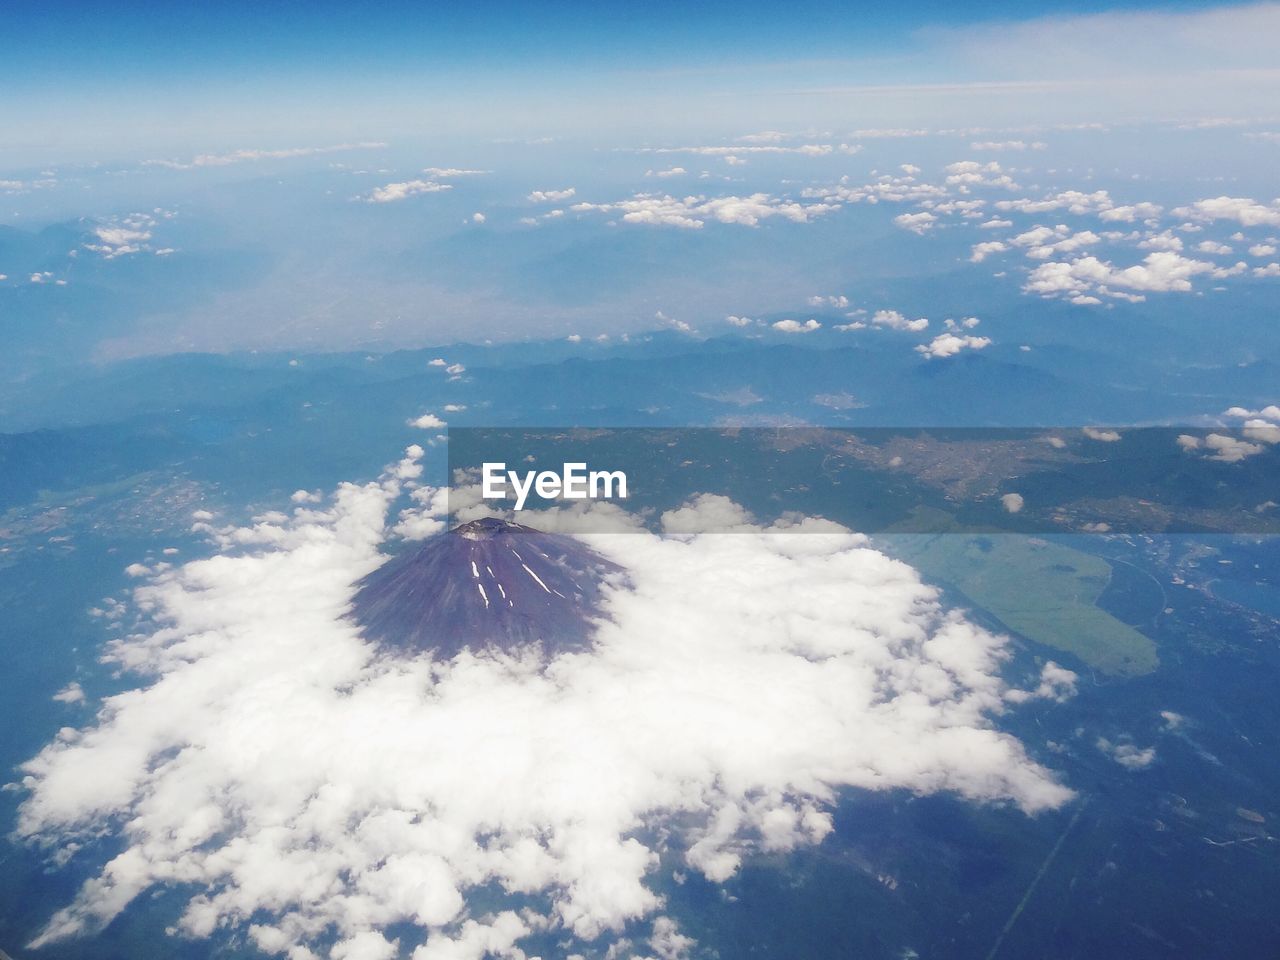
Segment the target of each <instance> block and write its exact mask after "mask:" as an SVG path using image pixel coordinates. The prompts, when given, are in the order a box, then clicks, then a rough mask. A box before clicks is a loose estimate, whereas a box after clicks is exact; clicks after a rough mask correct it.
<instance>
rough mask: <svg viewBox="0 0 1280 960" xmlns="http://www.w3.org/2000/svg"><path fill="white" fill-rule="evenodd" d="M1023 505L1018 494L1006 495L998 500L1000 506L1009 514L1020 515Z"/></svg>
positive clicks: (1023, 502) (1020, 495)
mask: <svg viewBox="0 0 1280 960" xmlns="http://www.w3.org/2000/svg"><path fill="white" fill-rule="evenodd" d="M1024 504H1025V501H1024V500H1023V499H1022V494H1020V493H1006V494H1005V495H1004V496H1002V497H1001V498H1000V505H1001V506H1002V507H1004V508H1005V510H1007V511H1008V512H1009V513H1021V512H1022V508H1023V506H1024Z"/></svg>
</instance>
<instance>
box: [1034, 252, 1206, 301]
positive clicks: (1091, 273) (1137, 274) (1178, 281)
mask: <svg viewBox="0 0 1280 960" xmlns="http://www.w3.org/2000/svg"><path fill="white" fill-rule="evenodd" d="M1199 274H1210V275H1218V276H1221V275H1223V271H1222V268H1220V267H1216V266H1215V265H1214V264H1212V263H1208V262H1206V261H1203V260H1191V259H1188V258H1186V257H1183V256H1182V255H1181V254H1178V253H1175V252H1173V251H1168V250H1161V251H1157V252H1156V253H1151V254H1148V255H1147V257H1146V259H1145V260H1144V261H1143V262H1142V263H1141V264H1137V265H1135V266H1131V267H1125V268H1123V269H1120V268H1117V267H1115V266H1114V265H1113V264H1112V263H1110V262H1108V261H1104V260H1099V259H1098V258H1097V257H1092V256H1090V257H1082V258H1080V259H1078V260H1073V261H1071V262H1056V261H1055V262H1050V263H1044V264H1041V265H1040V266H1038V267H1036V269H1035V270H1033V271H1032V272H1031V275H1030V276H1029V277H1028V278H1027V282H1026V283H1025V284H1024V285H1023V288H1022V289H1023V290H1024V291H1026V292H1027V293H1036V294H1039V295H1040V296H1042V297H1067V298H1069V299H1071V300H1072V302H1075V303H1097V302H1098V299H1097V298H1096V297H1094V296H1092V295H1093V294H1099V295H1101V296H1107V297H1117V298H1120V299H1127V300H1141V299H1144V298H1143V296H1142V294H1144V293H1147V292H1155V293H1168V292H1187V291H1189V290H1191V288H1192V287H1191V278H1192V277H1194V276H1197V275H1199ZM1134 291H1136V292H1134Z"/></svg>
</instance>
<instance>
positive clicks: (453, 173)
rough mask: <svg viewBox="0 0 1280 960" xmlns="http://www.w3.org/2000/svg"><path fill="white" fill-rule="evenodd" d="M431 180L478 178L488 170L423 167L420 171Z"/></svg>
mask: <svg viewBox="0 0 1280 960" xmlns="http://www.w3.org/2000/svg"><path fill="white" fill-rule="evenodd" d="M422 172H423V173H425V174H426V175H427V176H428V177H430V178H431V179H432V180H451V179H453V178H455V177H478V176H482V175H484V174H486V173H490V172H491V171H489V170H464V169H462V168H460V167H425V168H424V169H423V171H422Z"/></svg>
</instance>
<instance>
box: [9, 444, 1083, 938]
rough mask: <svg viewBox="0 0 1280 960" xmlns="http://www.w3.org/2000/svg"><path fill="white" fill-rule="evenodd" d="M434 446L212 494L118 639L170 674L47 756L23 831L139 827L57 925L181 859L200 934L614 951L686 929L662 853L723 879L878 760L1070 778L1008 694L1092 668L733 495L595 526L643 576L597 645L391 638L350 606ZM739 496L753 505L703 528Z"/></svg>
mask: <svg viewBox="0 0 1280 960" xmlns="http://www.w3.org/2000/svg"><path fill="white" fill-rule="evenodd" d="M419 456H421V450H420V449H418V448H411V449H410V451H409V456H407V457H406V459H405V460H404V461H402V462H401V463H399V464H398V465H396V466H395V467H393V468H391V469H390V470H389V471H388V472H387V474H386V475H385V476H384V477H383V478H382V479H381V480H380V481H379V482H376V483H370V484H367V485H363V486H356V485H344V486H342V487H341V488H340V489H339V490H338V491H337V492H336V494H335V495H334V496H333V497H332V499H331V500H330V501H328V503H327V505H325V506H320V507H312V506H310V505H307V506H300V507H298V508H297V509H296V510H295V513H294V516H293V517H291V518H287V517H284V516H282V515H278V514H275V515H269V516H267V517H264V518H260V519H259V521H258V522H256V523H255V524H253V525H252V526H250V527H244V528H237V527H234V526H228V527H220V528H219V527H213V526H211V525H210V524H209V523H208V521H207V520H202V521H201V523H200V524H199V526H200V527H201V528H202V529H204V530H205V531H206V532H208V533H209V534H210V536H211V537H212V538H213V539H214V540H215V542H217V543H218V544H219V545H220V548H221V552H219V553H218V555H216V556H214V557H212V558H210V559H207V560H200V561H195V562H192V563H188V564H186V565H185V566H181V567H175V568H171V569H158V570H152V571H150V572H146V571H144V572H143V585H142V586H141V587H139V588H138V589H137V591H136V593H135V597H134V601H135V606H136V608H137V610H138V612H139V614H140V616H141V618H142V619H141V620H140V621H139V623H138V625H137V627H136V631H135V632H134V633H131V634H130V635H129V636H127V637H125V638H122V639H121V640H119V641H118V642H117V643H115V644H114V645H113V647H112V650H111V654H110V658H111V659H112V660H113V661H114V662H115V663H116V664H117V665H118V666H119V667H121V668H123V669H126V670H128V671H132V672H134V673H136V674H138V675H140V676H141V677H143V678H144V683H143V685H141V686H139V687H138V689H135V690H133V691H132V692H128V693H125V694H122V695H120V696H117V697H114V698H111V699H109V700H107V701H106V702H105V703H103V704H102V705H101V709H100V712H99V714H98V715H97V717H96V720H95V722H94V723H93V724H92V725H90V726H88V727H86V728H85V729H82V730H78V731H77V730H72V729H67V730H65V731H64V732H63V733H62V735H60V737H59V739H58V740H57V741H56V742H55V743H53V744H51V745H50V746H49V747H48V748H46V749H45V750H44V751H43V752H42V753H41V754H40V755H39V756H38V757H36V758H35V759H33V760H32V761H30V762H29V763H28V764H27V765H26V767H25V774H26V777H25V781H24V786H25V788H26V790H27V791H28V797H27V799H26V800H25V802H24V804H23V806H22V810H21V819H20V826H19V832H20V834H21V835H23V836H25V837H27V838H28V839H29V840H30V841H31V842H34V843H46V844H49V845H50V847H60V848H62V849H64V850H70V851H75V850H76V849H77V847H76V844H80V843H85V844H86V845H87V846H86V848H85V849H84V851H83V852H82V853H81V854H80V855H81V856H91V855H92V854H91V852H90V851H92V850H93V849H95V848H94V847H93V846H92V844H91V838H92V837H94V836H98V835H101V834H102V833H103V832H104V831H108V832H114V831H118V832H119V833H120V834H121V835H122V839H123V841H124V847H123V852H121V853H119V855H117V856H115V858H114V859H112V860H111V861H110V862H109V863H107V864H106V865H105V866H104V867H103V868H102V869H101V871H100V873H99V874H98V876H97V877H96V878H95V879H92V880H90V881H89V882H88V883H86V884H85V886H84V887H83V889H82V890H81V891H80V893H79V895H78V896H77V898H76V899H75V901H74V903H72V904H70V905H69V906H67V907H66V908H64V909H62V910H60V911H59V912H58V913H57V914H56V915H55V916H54V917H53V918H52V919H51V921H50V923H49V925H48V927H47V928H46V930H45V931H44V932H43V933H42V934H41V936H40V937H39V939H38V940H37V941H36V943H37V944H45V943H50V942H53V941H56V940H59V939H61V938H64V937H68V936H73V935H76V934H79V933H82V932H85V931H88V930H92V929H93V928H95V927H96V926H98V925H100V924H102V923H104V922H107V921H109V920H110V919H111V918H112V917H114V916H115V915H117V914H118V913H119V912H120V911H121V910H123V909H124V908H125V907H126V906H127V905H128V904H129V903H130V902H132V901H133V900H134V899H135V898H137V897H139V896H140V895H142V894H143V893H144V892H146V891H147V890H148V889H151V888H153V887H155V886H157V885H181V886H183V887H184V889H187V890H189V891H190V899H189V902H188V903H187V906H186V909H185V912H184V914H183V916H182V919H181V921H180V922H179V924H178V932H179V933H180V934H182V935H186V936H193V937H208V936H210V935H212V934H214V933H215V931H218V930H221V929H225V928H226V927H228V926H230V927H233V928H239V929H241V930H242V931H246V932H247V934H248V936H249V937H250V939H251V940H252V941H253V942H254V943H255V944H256V945H257V946H258V947H259V948H260V949H262V950H263V951H265V952H267V953H278V954H281V955H287V956H288V957H289V958H290V960H306V958H313V957H318V956H328V957H331V958H334V960H383V958H393V957H408V956H412V957H413V958H414V960H443V958H446V957H447V958H480V957H483V956H501V957H523V956H524V954H523V952H522V951H521V949H520V946H519V944H520V941H521V940H522V938H524V937H526V936H527V935H529V934H530V933H532V932H534V931H537V930H547V929H550V930H555V931H556V935H557V936H558V937H562V938H565V939H567V940H571V941H578V942H589V941H595V942H596V943H597V944H599V945H601V946H602V948H603V947H604V946H607V945H608V944H609V943H610V942H613V941H614V940H615V939H616V938H617V937H619V936H621V935H622V934H623V932H624V931H625V932H626V933H627V934H628V935H630V936H634V935H635V934H636V932H637V927H642V928H643V929H642V930H641V931H640V937H641V940H644V939H645V938H648V942H649V943H650V944H651V949H653V950H654V951H656V952H659V953H660V950H659V947H662V948H663V949H668V948H670V949H675V948H677V947H678V948H679V949H684V947H685V946H687V945H688V938H687V937H685V936H684V935H683V934H681V933H680V932H679V930H678V928H677V927H676V925H675V923H674V921H672V920H671V919H670V918H669V917H667V916H665V915H664V914H663V912H662V911H663V903H662V899H661V897H660V896H659V894H658V893H657V892H655V884H654V880H655V872H656V871H657V870H658V863H659V855H660V854H663V853H669V854H671V855H673V856H678V857H679V858H681V859H682V860H683V862H684V866H683V867H682V869H693V870H697V871H700V872H701V873H703V874H704V875H706V876H707V877H708V878H710V879H711V880H713V881H722V880H724V879H726V878H728V877H729V876H731V875H732V874H733V873H734V872H735V871H736V870H737V868H738V866H739V864H740V863H741V861H742V858H743V857H744V856H746V855H748V854H750V853H751V852H752V851H756V850H766V851H786V850H789V849H792V848H794V847H796V846H798V845H801V844H811V843H816V842H819V841H821V840H822V838H823V837H824V836H825V835H826V834H827V833H829V832H830V830H831V829H832V826H831V820H830V816H829V813H828V812H827V811H828V807H829V805H830V803H831V802H832V801H833V799H834V797H835V796H836V794H837V791H839V790H840V789H842V788H848V787H857V788H862V789H867V790H888V789H906V790H911V791H914V792H916V793H921V794H924V793H933V792H938V791H949V792H953V793H955V794H958V795H960V796H962V797H965V798H969V799H972V800H975V801H999V802H1009V803H1011V804H1015V805H1017V806H1018V807H1020V808H1021V809H1022V810H1024V811H1026V812H1029V813H1034V812H1035V811H1039V810H1042V809H1045V808H1051V807H1056V806H1058V805H1061V804H1062V803H1064V802H1066V801H1067V800H1068V799H1069V798H1070V796H1071V794H1070V791H1069V790H1068V789H1067V788H1065V787H1064V786H1062V785H1061V784H1060V783H1058V782H1057V780H1056V779H1055V777H1054V776H1053V775H1052V774H1051V773H1050V772H1049V771H1047V770H1045V769H1044V768H1042V767H1041V766H1039V765H1038V764H1037V763H1035V762H1034V761H1032V760H1031V759H1030V758H1029V757H1028V756H1027V755H1026V753H1025V751H1024V749H1023V747H1022V745H1021V744H1020V743H1019V742H1018V741H1017V740H1016V739H1014V738H1013V737H1011V736H1009V735H1007V734H1004V733H1001V732H999V731H998V730H997V729H995V728H994V726H993V724H992V717H993V716H995V715H997V714H999V713H1000V712H1001V711H1002V710H1004V709H1006V705H1007V704H1009V703H1014V702H1021V701H1025V700H1027V699H1030V698H1032V697H1037V696H1045V697H1048V696H1052V698H1053V699H1059V698H1060V697H1061V696H1063V695H1065V694H1064V693H1063V690H1064V689H1069V688H1070V685H1071V683H1072V682H1073V680H1074V678H1073V677H1072V676H1071V675H1070V674H1069V672H1068V671H1062V670H1061V668H1057V667H1053V668H1052V669H1053V670H1054V671H1056V672H1055V673H1054V675H1053V676H1052V677H1049V678H1048V679H1044V678H1035V679H1034V681H1033V688H1032V689H1031V690H1015V689H1010V688H1009V687H1008V686H1007V685H1006V684H1005V682H1004V681H1003V680H1002V679H1001V678H1000V673H999V671H1000V667H1001V665H1002V663H1003V661H1004V659H1005V657H1006V652H1005V641H1004V640H1003V638H1001V637H998V636H995V635H992V634H989V633H987V632H985V631H984V630H982V629H981V628H979V627H977V626H976V625H974V624H972V623H970V622H969V621H967V620H966V619H965V618H964V617H963V616H962V615H960V614H959V613H956V612H948V611H946V610H944V609H943V608H942V607H941V606H940V604H939V600H938V594H937V592H936V591H935V590H934V589H933V588H931V587H928V586H926V585H924V584H922V583H921V582H920V580H919V578H918V577H917V575H916V574H915V572H914V571H913V570H912V569H911V568H910V567H908V566H906V565H904V564H902V563H900V562H897V561H894V560H891V559H889V558H888V557H886V556H884V555H883V554H880V553H878V552H876V551H875V550H872V549H871V548H870V547H869V546H868V544H867V541H866V540H865V538H863V537H861V536H859V535H856V534H852V533H849V532H847V531H842V530H840V529H839V528H835V527H834V526H831V525H825V526H822V527H821V530H820V531H819V532H812V529H813V525H814V524H815V523H816V522H815V521H803V522H802V523H803V528H806V529H805V531H804V532H803V533H800V532H795V531H792V532H787V530H782V531H778V530H770V531H765V530H764V529H763V528H760V527H758V526H756V525H755V524H754V523H753V521H752V519H751V518H750V517H749V516H747V515H746V514H745V513H743V512H742V510H741V508H739V507H737V506H736V505H735V504H733V503H731V502H730V501H728V500H725V499H724V498H720V497H710V496H704V497H701V498H697V499H695V500H694V501H692V502H691V503H690V504H688V505H687V506H686V507H685V508H683V509H682V510H680V511H676V512H675V513H673V514H672V515H671V516H670V517H669V518H668V528H669V529H670V530H679V531H680V534H679V535H669V536H663V537H659V536H653V535H649V534H643V533H629V534H625V535H623V534H618V535H597V536H595V537H592V538H590V539H591V542H592V544H593V546H595V547H596V548H597V549H599V550H601V551H602V552H605V553H606V554H607V555H609V556H610V557H611V558H612V559H615V560H617V561H618V562H620V563H622V564H624V565H625V566H626V567H627V568H628V571H629V579H630V585H629V586H627V585H623V584H621V583H615V584H612V585H611V586H610V587H609V589H608V599H607V603H606V611H607V614H608V616H609V619H608V620H607V621H604V622H602V623H601V624H600V627H599V632H598V636H597V643H596V647H595V649H594V650H593V651H591V652H590V653H586V654H576V655H565V656H562V657H559V658H557V659H555V660H552V661H551V662H543V661H541V660H540V659H539V658H538V657H537V656H536V655H535V654H533V653H531V654H530V655H529V656H528V657H527V658H524V659H521V660H499V659H492V658H488V657H476V656H472V655H470V654H466V653H464V654H462V655H460V656H459V657H458V658H457V659H455V660H454V661H452V662H448V663H433V662H432V661H431V660H430V659H429V658H426V657H422V658H417V659H403V658H394V657H387V656H385V655H378V654H376V653H375V652H374V650H373V649H372V648H371V647H370V646H369V645H368V644H366V643H364V642H363V641H362V639H361V638H360V637H359V636H358V634H357V631H356V629H355V627H354V626H353V625H352V624H351V623H350V622H349V621H348V620H346V619H344V613H345V610H346V609H347V605H348V603H349V600H350V597H351V594H352V583H353V581H354V580H355V579H357V578H358V577H360V576H362V575H363V574H365V573H367V572H369V571H370V570H372V569H373V568H375V567H376V566H377V565H378V564H379V563H380V562H381V554H380V549H381V548H382V547H383V545H384V540H385V538H386V533H385V528H386V524H387V514H388V511H389V510H390V509H391V507H392V506H393V504H394V502H395V501H396V499H397V497H399V496H400V495H401V494H402V493H403V492H404V490H405V489H406V488H412V487H415V486H416V477H417V476H418V474H419V473H420V466H419V465H418V463H417V462H416V458H417V457H419ZM414 492H415V496H414V500H415V501H416V502H417V503H429V504H435V505H436V506H437V507H439V506H440V500H441V498H440V497H437V496H434V494H433V492H432V491H430V490H429V489H428V488H421V487H419V488H417V489H416V490H415V491H414ZM401 519H402V521H403V519H404V517H403V516H402V517H401ZM726 519H729V520H733V521H734V523H733V525H734V526H736V527H738V528H739V529H740V530H741V531H742V532H740V533H737V534H733V535H709V534H701V533H699V532H698V531H699V530H702V529H706V528H707V524H708V523H710V522H712V521H714V523H715V524H716V525H717V526H719V527H721V528H723V526H724V524H725V522H726ZM793 522H794V521H793ZM401 526H402V527H403V526H404V525H403V523H402V524H401ZM1064 675H1065V676H1064ZM1042 680H1044V682H1041V681H1042ZM1050 681H1052V682H1050ZM1035 684H1039V687H1036V686H1035ZM1042 688H1043V690H1047V691H1048V693H1042V692H1040V691H1041V689H1042ZM481 888H484V895H483V902H484V904H485V906H484V907H481V906H480V905H479V904H480V901H481V898H480V897H479V896H478V892H479V891H480V889H481ZM406 924H407V925H409V926H410V927H411V928H412V929H414V930H416V931H417V934H415V935H414V937H412V938H411V937H409V936H408V935H406V934H404V933H403V932H401V934H400V939H395V938H393V937H391V936H389V935H388V933H387V931H388V930H389V928H391V927H393V925H406ZM403 929H404V927H403V926H401V927H400V930H401V931H403ZM664 945H665V946H664ZM673 945H674V946H673ZM672 955H675V954H672Z"/></svg>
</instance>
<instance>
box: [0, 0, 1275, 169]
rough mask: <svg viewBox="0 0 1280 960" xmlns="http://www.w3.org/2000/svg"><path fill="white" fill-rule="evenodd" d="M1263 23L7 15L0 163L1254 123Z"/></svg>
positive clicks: (1037, 10) (937, 8)
mask: <svg viewBox="0 0 1280 960" xmlns="http://www.w3.org/2000/svg"><path fill="white" fill-rule="evenodd" d="M1278 9H1280V7H1278V6H1277V5H1275V4H1262V5H1253V6H1243V7H1242V6H1220V5H1213V4H1189V3H1167V4H1163V5H1161V6H1160V7H1158V8H1152V7H1149V6H1140V5H1138V4H1125V3H1119V4H1117V3H1109V4H1105V5H1104V4H1096V3H1095V4H1071V5H1067V4H1062V3H1040V4H1037V5H1035V6H1030V5H1027V4H1022V3H1013V2H1008V0H995V2H985V3H976V4H954V3H920V4H847V3H846V4H839V3H833V2H806V3H801V4H798V5H794V4H792V5H787V6H786V7H785V8H783V7H779V6H777V5H771V4H727V3H719V2H717V3H710V4H689V5H676V4H671V3H657V4H645V5H643V6H641V5H634V4H620V3H612V4H603V5H601V4H586V3H556V4H532V3H490V4H485V5H483V6H480V7H468V8H459V7H454V6H448V5H442V4H436V5H413V4H404V3H384V4H377V5H373V4H342V5H339V4H330V3H321V4H269V5H256V4H248V3H232V4H222V5H217V6H213V5H210V6H208V7H206V8H204V9H200V8H197V7H196V6H195V5H191V4H176V5H170V4H159V3H133V4H112V5H110V6H106V5H101V4H56V3H54V4H36V3H27V2H20V3H17V4H9V5H7V7H6V10H5V20H4V26H5V28H4V30H3V32H2V33H0V86H3V88H4V89H5V90H6V97H5V98H4V99H3V102H0V165H3V161H4V160H6V159H14V158H18V159H26V158H29V159H30V162H32V163H40V162H54V161H59V160H68V159H80V160H85V159H110V158H112V157H115V156H119V155H121V153H122V152H125V153H127V152H128V151H129V150H131V149H142V148H148V149H159V148H166V149H170V150H181V149H190V150H192V151H198V150H201V149H210V148H230V147H235V146H243V145H245V144H246V142H248V141H252V142H253V143H254V144H255V145H256V144H260V143H270V144H273V145H277V146H284V145H286V143H285V142H286V141H289V140H291V139H296V138H304V139H306V138H311V137H324V138H330V139H331V138H333V137H335V136H337V137H339V138H340V139H348V138H369V137H392V138H397V139H399V140H403V139H404V138H405V137H406V136H413V135H423V134H424V133H425V132H428V131H429V132H430V133H431V134H432V135H448V134H457V135H459V136H463V137H468V136H477V135H481V136H489V137H492V136H501V135H504V134H511V135H514V136H535V135H538V134H539V133H544V134H554V135H557V136H565V135H577V136H582V137H590V136H591V135H592V134H593V133H595V132H597V131H608V132H619V131H626V132H629V133H631V134H635V133H638V132H648V133H664V132H669V133H672V134H679V133H681V132H693V131H697V132H702V133H707V134H717V133H718V134H722V135H728V134H730V133H731V132H735V131H739V132H740V129H741V128H742V127H744V126H745V127H750V126H752V125H765V126H774V125H777V124H779V123H782V122H786V121H790V122H791V123H792V125H793V126H798V125H811V126H815V127H817V126H824V125H828V124H835V123H839V122H845V121H848V122H851V123H854V124H855V125H856V124H858V123H860V122H863V121H865V122H869V123H884V122H887V121H891V120H893V119H894V118H895V117H901V118H903V119H905V120H907V121H910V120H912V119H913V118H918V119H919V120H920V121H921V122H926V121H928V122H940V121H941V120H942V119H944V118H946V117H948V116H954V117H955V118H956V119H957V120H958V121H960V122H965V123H977V122H993V121H994V122H1006V123H1014V122H1030V121H1033V120H1048V119H1054V120H1058V121H1065V122H1070V121H1072V120H1076V121H1080V120H1083V119H1086V118H1093V119H1096V118H1097V116H1096V115H1097V114H1098V113H1099V112H1103V113H1109V114H1110V115H1111V118H1120V117H1123V118H1124V119H1134V118H1136V117H1137V115H1138V114H1140V113H1146V114H1149V115H1151V116H1149V117H1148V118H1152V117H1154V116H1157V115H1158V116H1159V117H1161V118H1163V117H1165V116H1166V115H1172V114H1182V115H1192V116H1199V115H1203V114H1205V113H1206V111H1208V110H1210V108H1213V109H1215V110H1216V111H1218V112H1224V111H1225V112H1227V113H1229V114H1231V115H1234V116H1250V115H1256V114H1258V113H1259V112H1266V110H1267V108H1268V106H1269V105H1270V104H1271V103H1274V102H1276V99H1277V93H1278V92H1280V87H1278V86H1277V73H1276V70H1275V63H1274V61H1275V56H1274V49H1273V46H1274V44H1273V39H1272V38H1274V36H1275V31H1276V29H1277V24H1278V23H1280V20H1278V19H1277V12H1276V11H1277V10H1278ZM1114 78H1121V79H1127V80H1128V81H1130V86H1131V87H1132V89H1126V88H1125V85H1124V83H1121V84H1116V83H1113V82H1111V81H1112V79H1114ZM1135 78H1136V79H1137V81H1138V82H1137V83H1136V85H1135V84H1133V82H1132V81H1134V80H1135ZM1157 90H1158V91H1159V94H1160V95H1159V96H1153V95H1152V94H1153V91H1157ZM1051 114H1052V116H1050V115H1051Z"/></svg>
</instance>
